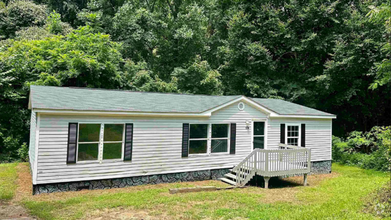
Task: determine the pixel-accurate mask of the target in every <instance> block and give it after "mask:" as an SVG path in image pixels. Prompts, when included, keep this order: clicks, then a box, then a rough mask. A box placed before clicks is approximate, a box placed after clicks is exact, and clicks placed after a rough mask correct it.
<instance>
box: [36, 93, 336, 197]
mask: <svg viewBox="0 0 391 220" xmlns="http://www.w3.org/2000/svg"><path fill="white" fill-rule="evenodd" d="M29 109H31V129H30V145H29V146H30V148H29V157H30V167H31V172H32V182H33V191H34V194H38V193H44V192H55V191H67V190H79V189H96V188H98V189H102V188H112V187H124V186H130V185H140V184H153V183H160V182H175V181H193V180H205V179H216V178H220V177H222V176H223V175H224V174H226V173H228V172H230V171H229V169H231V168H233V167H235V166H236V165H238V164H239V163H240V162H241V161H243V160H244V159H245V158H246V157H247V156H248V155H249V154H250V153H251V152H252V151H253V150H254V149H266V150H273V149H274V150H277V149H279V145H280V144H287V145H295V146H299V147H301V148H306V149H310V150H311V154H310V155H311V156H310V161H311V163H310V164H311V171H312V172H318V173H319V172H323V173H325V172H331V143H332V137H331V136H332V135H331V131H332V119H334V118H336V116H335V115H333V114H329V113H326V112H322V111H319V110H316V109H313V108H308V107H305V106H302V105H298V104H294V103H291V102H287V101H283V100H279V99H261V98H249V97H245V96H241V95H236V96H209V95H184V94H164V93H153V92H134V91H120V90H105V89H91V88H70V87H69V88H68V87H52V86H31V87H30V97H29Z"/></svg>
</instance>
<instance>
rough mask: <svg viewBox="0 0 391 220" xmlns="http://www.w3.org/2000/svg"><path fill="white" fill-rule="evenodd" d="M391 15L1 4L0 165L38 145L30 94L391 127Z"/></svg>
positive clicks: (282, 7)
mask: <svg viewBox="0 0 391 220" xmlns="http://www.w3.org/2000/svg"><path fill="white" fill-rule="evenodd" d="M386 3H387V1H385V0H384V1H383V0H370V1H358V0H340V1H331V0H310V1H292V0H286V1H279V0H278V1H277V0H275V1H274V0H273V1H263V0H255V1H253V0H252V1H250V0H248V1H236V0H224V1H217V0H212V1H205V0H191V1H183V0H172V1H163V0H115V1H112V0H110V1H109V0H83V1H77V0H66V1H54V0H36V1H27V0H19V1H12V0H11V1H10V0H7V1H4V2H0V36H1V39H2V40H1V41H0V111H1V112H2V114H1V116H0V160H9V159H12V158H17V157H18V155H17V149H18V148H20V146H21V145H22V144H23V143H28V130H29V129H28V126H29V111H28V110H27V109H26V108H27V103H28V98H27V97H28V85H30V84H42V85H58V86H83V87H85V86H87V87H99V88H115V89H130V90H140V91H159V92H174V93H196V94H213V95H232V94H240V95H246V96H250V97H264V98H280V99H286V100H289V101H293V102H296V103H299V104H304V105H307V106H310V107H315V108H317V109H320V110H323V111H327V112H330V113H334V114H336V115H337V116H338V119H337V120H335V121H334V123H333V125H334V127H333V132H334V134H335V135H338V136H344V135H346V134H347V133H348V132H350V131H353V130H362V131H367V130H369V129H370V128H371V127H373V126H376V125H378V126H384V125H390V124H391V96H390V95H389V94H391V83H390V77H389V76H390V75H389V73H390V72H391V71H389V69H390V68H389V66H390V65H389V57H390V54H391V52H390V51H391V50H390V48H391V47H390V46H389V45H390V44H389V39H390V33H391V31H390V30H391V28H390V27H389V26H390V22H389V20H390V14H391V13H390V10H389V9H390V8H389V7H390V5H387V4H386ZM53 11H54V12H53Z"/></svg>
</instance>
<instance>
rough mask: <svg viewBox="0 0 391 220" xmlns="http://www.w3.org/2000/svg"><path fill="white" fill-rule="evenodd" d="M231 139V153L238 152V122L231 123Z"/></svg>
mask: <svg viewBox="0 0 391 220" xmlns="http://www.w3.org/2000/svg"><path fill="white" fill-rule="evenodd" d="M230 136H231V141H230V148H229V153H230V154H235V152H236V123H231V135H230Z"/></svg>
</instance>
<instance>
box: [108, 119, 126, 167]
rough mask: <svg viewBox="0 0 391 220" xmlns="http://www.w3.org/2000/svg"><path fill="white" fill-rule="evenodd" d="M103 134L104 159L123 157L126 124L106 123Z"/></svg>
mask: <svg viewBox="0 0 391 220" xmlns="http://www.w3.org/2000/svg"><path fill="white" fill-rule="evenodd" d="M104 128H105V130H104V135H103V160H108V159H121V158H122V146H123V144H124V125H123V124H105V125H104Z"/></svg>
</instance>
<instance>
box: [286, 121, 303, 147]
mask: <svg viewBox="0 0 391 220" xmlns="http://www.w3.org/2000/svg"><path fill="white" fill-rule="evenodd" d="M286 143H287V144H288V145H295V146H299V143H300V126H299V125H289V124H287V125H286Z"/></svg>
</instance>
